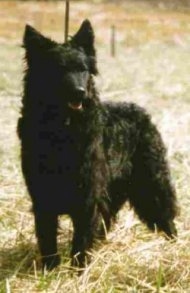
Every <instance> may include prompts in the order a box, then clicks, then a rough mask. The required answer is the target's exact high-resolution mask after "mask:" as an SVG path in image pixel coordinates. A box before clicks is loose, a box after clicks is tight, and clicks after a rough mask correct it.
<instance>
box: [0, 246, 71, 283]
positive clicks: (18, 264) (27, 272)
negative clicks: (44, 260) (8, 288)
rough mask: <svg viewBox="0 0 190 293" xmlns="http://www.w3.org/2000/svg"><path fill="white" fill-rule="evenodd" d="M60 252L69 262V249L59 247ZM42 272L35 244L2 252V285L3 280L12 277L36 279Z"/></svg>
mask: <svg viewBox="0 0 190 293" xmlns="http://www.w3.org/2000/svg"><path fill="white" fill-rule="evenodd" d="M59 252H60V253H61V256H62V263H64V260H65V261H67V262H68V259H69V247H68V243H67V244H66V245H64V244H63V245H62V244H61V245H60V246H59ZM39 270H40V273H41V272H42V271H41V258H40V254H39V251H38V248H37V246H36V245H34V244H19V245H15V247H13V248H10V249H9V248H7V249H6V248H4V249H1V250H0V284H1V283H2V282H3V280H5V279H8V278H12V277H17V276H19V277H21V278H22V277H23V278H24V277H29V278H30V277H31V278H35V276H36V275H37V273H39Z"/></svg>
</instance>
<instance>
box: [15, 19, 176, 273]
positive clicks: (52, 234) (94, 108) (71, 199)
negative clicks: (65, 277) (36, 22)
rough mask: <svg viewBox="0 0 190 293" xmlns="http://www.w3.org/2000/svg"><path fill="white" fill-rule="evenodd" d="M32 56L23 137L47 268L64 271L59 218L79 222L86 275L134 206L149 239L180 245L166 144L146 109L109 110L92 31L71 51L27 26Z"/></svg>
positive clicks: (84, 29) (120, 106) (79, 255)
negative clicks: (96, 249)
mask: <svg viewBox="0 0 190 293" xmlns="http://www.w3.org/2000/svg"><path fill="white" fill-rule="evenodd" d="M24 48H25V50H26V56H25V58H26V63H27V65H26V74H25V78H24V95H23V100H22V105H23V106H22V113H21V114H22V117H21V118H20V119H19V122H18V134H19V137H20V139H21V153H22V169H23V174H24V177H25V180H26V184H27V187H28V190H29V193H30V195H31V198H32V201H33V211H34V215H35V225H36V235H37V238H38V243H39V248H40V252H41V255H42V263H43V266H46V267H47V269H52V268H54V267H55V266H57V265H58V264H59V262H60V256H59V255H58V254H57V243H56V236H57V225H58V216H59V215H60V214H68V215H69V216H70V217H71V219H72V222H73V226H74V236H73V242H72V251H71V256H72V264H73V265H78V266H79V267H83V266H84V265H85V261H86V258H87V251H88V250H90V249H91V248H92V245H93V243H94V241H95V239H101V238H103V237H104V236H105V230H109V228H110V225H111V222H112V220H113V219H114V218H115V216H116V214H117V212H118V211H119V209H120V208H121V207H122V205H123V204H124V203H125V202H126V201H127V200H128V201H129V202H130V204H131V206H132V207H133V208H134V209H135V211H136V213H137V214H138V216H139V218H140V219H141V220H142V221H143V222H144V223H146V224H147V226H148V227H149V228H150V229H152V230H154V229H155V227H157V229H158V230H161V231H164V232H165V234H166V235H167V236H168V237H170V238H172V237H175V236H176V228H175V225H174V223H173V219H174V217H175V216H176V212H177V206H176V196H175V190H174V188H173V186H172V184H171V181H170V172H169V169H168V164H167V161H166V158H165V157H166V150H165V147H164V145H163V142H162V139H161V137H160V134H159V132H158V130H157V129H156V127H155V125H154V124H153V123H152V122H151V119H150V117H149V115H148V114H147V113H146V112H145V111H144V110H143V109H142V108H140V107H138V106H137V105H135V104H132V103H131V104H127V103H117V104H111V103H105V104H103V103H101V102H100V100H99V96H98V93H97V91H96V88H95V85H94V81H93V75H95V74H97V66H96V54H95V49H94V33H93V29H92V27H91V24H90V22H89V21H88V20H86V21H84V22H83V24H82V25H81V27H80V29H79V31H78V32H77V33H76V35H75V36H74V37H73V38H72V39H71V40H70V41H68V42H67V43H65V44H58V43H56V42H54V41H52V40H50V39H48V38H46V37H44V36H42V35H41V34H40V33H39V32H37V31H36V30H35V29H33V28H32V27H30V26H28V25H27V26H26V30H25V35H24Z"/></svg>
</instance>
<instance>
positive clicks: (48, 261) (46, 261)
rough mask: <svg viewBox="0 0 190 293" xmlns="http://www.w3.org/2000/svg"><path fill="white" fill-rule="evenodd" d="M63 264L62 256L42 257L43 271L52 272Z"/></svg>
mask: <svg viewBox="0 0 190 293" xmlns="http://www.w3.org/2000/svg"><path fill="white" fill-rule="evenodd" d="M60 262H61V258H60V255H58V254H54V255H48V256H43V257H42V269H43V271H44V270H47V271H52V270H53V269H54V268H56V267H57V266H58V265H59V264H60Z"/></svg>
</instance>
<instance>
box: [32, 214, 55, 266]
mask: <svg viewBox="0 0 190 293" xmlns="http://www.w3.org/2000/svg"><path fill="white" fill-rule="evenodd" d="M57 225H58V219H57V215H56V214H50V213H43V212H42V213H40V212H35V227H36V236H37V239H38V245H39V249H40V252H41V255H42V267H43V269H44V268H46V269H47V270H52V269H53V268H55V267H56V266H58V265H59V263H60V256H59V255H58V254H57V239H56V238H57Z"/></svg>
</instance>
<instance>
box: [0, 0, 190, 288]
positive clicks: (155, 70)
mask: <svg viewBox="0 0 190 293" xmlns="http://www.w3.org/2000/svg"><path fill="white" fill-rule="evenodd" d="M135 3H138V4H139V5H134V1H125V2H120V5H117V6H115V5H114V4H109V3H105V4H101V3H100V4H95V3H89V2H78V1H76V2H75V3H74V1H73V3H72V13H71V20H72V21H71V28H70V30H71V32H73V31H74V30H75V29H76V28H77V27H78V25H79V23H80V22H81V20H82V19H83V18H86V17H88V18H90V19H92V22H93V24H94V28H95V31H96V35H97V47H98V61H99V62H98V63H99V69H100V76H99V77H98V79H97V84H98V86H99V88H100V91H101V97H102V99H103V100H107V99H111V100H126V101H133V102H136V103H138V104H140V105H142V106H144V107H146V108H147V110H148V111H149V112H150V113H151V114H152V119H153V121H154V122H155V123H156V124H157V125H158V127H159V129H160V131H161V133H162V135H163V138H164V141H165V143H166V145H167V147H168V157H169V162H170V165H171V170H172V177H173V180H174V182H175V185H176V189H177V194H178V199H179V203H180V207H181V213H180V215H179V216H178V218H177V221H176V223H177V228H178V231H179V238H178V240H177V241H176V242H175V243H169V242H167V241H166V240H165V239H164V238H163V237H162V235H158V234H157V233H154V234H152V233H150V232H149V231H148V230H147V229H146V227H145V226H144V225H143V224H142V223H140V222H139V220H138V219H137V218H136V216H135V215H134V214H133V212H132V211H131V210H129V208H128V206H127V205H126V206H125V207H124V208H123V209H122V211H121V212H120V213H119V215H118V221H117V223H116V225H115V226H114V227H113V229H112V231H111V232H110V233H109V234H108V237H107V240H106V241H105V243H104V244H103V245H101V246H100V247H99V249H97V250H95V251H93V252H92V253H93V261H92V263H91V264H90V266H89V267H88V268H87V269H86V270H85V272H84V274H83V275H81V276H80V277H78V276H77V274H75V273H73V272H71V270H70V269H69V250H70V241H71V237H72V226H71V223H70V221H69V219H68V218H67V217H65V216H62V217H61V233H60V235H59V247H60V251H61V252H62V264H61V266H60V267H59V268H58V269H57V270H55V271H54V272H52V273H49V274H48V273H46V274H45V275H42V274H41V271H40V270H39V254H38V249H37V247H36V239H35V236H34V226H33V216H32V213H31V212H30V209H31V203H30V200H29V197H28V195H27V192H26V188H25V185H24V182H23V179H22V174H21V169H20V160H19V141H18V138H17V136H16V123H17V119H18V117H19V109H20V99H21V93H22V68H23V62H22V58H23V50H22V48H21V47H20V44H21V39H22V34H23V28H24V23H25V22H30V23H31V24H33V25H35V26H36V27H37V28H39V29H40V30H41V31H42V32H44V33H46V34H48V35H49V36H52V37H53V38H56V39H57V40H62V39H63V32H62V26H63V24H62V23H63V8H64V6H63V3H62V2H58V3H55V4H52V3H45V2H40V3H32V2H28V3H23V2H22V3H21V2H13V1H11V2H8V1H1V2H0V14H1V18H0V35H1V37H0V44H1V46H0V60H1V63H0V72H1V75H0V111H1V115H0V125H1V130H0V166H1V168H0V205H1V209H0V231H1V238H0V293H1V292H2V293H4V292H6V293H9V292H14V293H16V292H19V293H22V292H23V293H25V292H31V293H37V292H47V293H54V292H60V293H62V292H67V293H69V292H72V293H75V292H76V293H77V292H88V293H89V292H90V293H99V292H106V293H107V292H109V293H113V292H114V293H116V292H129V293H136V292H138V293H144V292H152V293H153V292H157V293H158V292H159V293H173V292H175V293H184V292H185V293H188V292H190V289H189V288H190V268H189V263H190V250H189V247H190V233H189V231H190V193H189V189H190V151H189V145H190V136H189V133H190V95H189V87H190V85H189V72H190V61H189V60H190V59H189V51H190V38H189V33H190V26H189V23H190V22H189V21H190V16H189V14H188V13H187V12H188V11H189V8H188V7H186V9H184V6H183V5H182V4H181V5H179V4H178V5H177V4H176V3H177V2H174V1H172V2H171V1H168V5H167V6H166V5H165V4H162V5H161V6H159V5H156V4H155V2H153V3H154V4H155V5H153V4H152V2H151V1H141V2H138V1H137V2H136V1H135ZM174 3H175V5H174ZM41 11H43V13H42V12H41ZM112 23H116V24H117V40H118V42H117V47H116V48H117V51H116V52H117V55H116V57H115V58H111V57H110V56H109V52H110V48H109V39H110V26H111V24H112ZM113 72H114V75H113Z"/></svg>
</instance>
